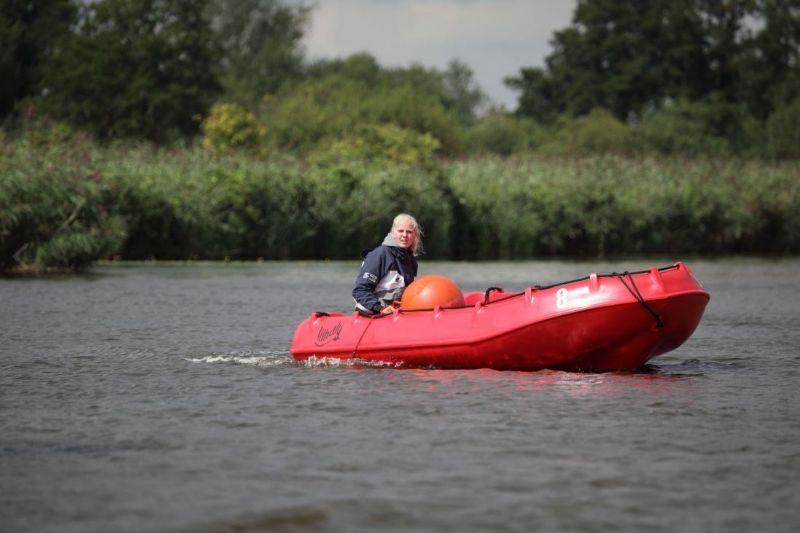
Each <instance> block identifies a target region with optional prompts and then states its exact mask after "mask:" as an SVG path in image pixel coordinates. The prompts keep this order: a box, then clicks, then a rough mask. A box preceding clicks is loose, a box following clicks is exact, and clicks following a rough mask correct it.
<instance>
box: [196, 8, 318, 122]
mask: <svg viewBox="0 0 800 533" xmlns="http://www.w3.org/2000/svg"><path fill="white" fill-rule="evenodd" d="M211 7H212V19H213V25H214V35H215V38H216V40H217V41H218V42H219V43H220V46H221V49H222V54H223V55H222V61H221V66H222V83H223V85H224V88H225V92H226V93H227V95H228V97H229V98H232V99H234V100H237V101H239V102H241V103H242V104H244V105H246V106H248V107H252V106H253V105H254V104H255V103H257V102H258V101H259V99H261V97H263V96H264V95H265V94H274V93H276V92H277V91H278V89H280V88H281V86H283V85H284V84H285V83H287V82H291V81H296V80H297V79H299V78H300V77H301V75H302V72H303V54H302V50H301V48H300V41H301V39H302V38H303V31H304V29H305V26H306V23H307V22H308V13H309V9H308V8H306V7H303V6H286V5H281V3H280V2H279V1H278V0H215V1H214V3H213V4H212V6H211Z"/></svg>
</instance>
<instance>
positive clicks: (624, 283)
mask: <svg viewBox="0 0 800 533" xmlns="http://www.w3.org/2000/svg"><path fill="white" fill-rule="evenodd" d="M466 300H467V301H468V302H469V303H470V305H468V306H465V307H459V308H449V309H441V308H436V309H433V310H426V311H413V312H411V311H409V312H406V311H400V310H395V312H394V313H393V314H391V315H387V316H384V317H363V316H360V315H359V314H357V313H354V314H352V315H344V314H339V313H330V314H328V313H314V314H312V315H311V316H310V317H308V318H307V319H306V320H304V321H303V322H302V323H301V324H300V325H299V326H298V328H297V330H296V331H295V334H294V338H293V340H292V347H291V350H290V351H291V353H292V354H293V356H294V358H295V359H296V360H298V361H304V360H308V359H311V358H317V359H321V358H326V359H339V360H356V361H360V362H366V363H372V364H382V365H388V366H395V367H410V368H420V367H422V368H425V367H431V368H442V369H474V368H492V369H496V370H540V369H545V368H549V369H561V370H570V371H610V370H635V369H637V368H639V367H641V366H642V365H644V364H645V363H647V361H649V360H650V359H652V358H653V357H656V356H658V355H661V354H663V353H666V352H668V351H670V350H673V349H675V348H677V347H678V346H680V345H681V344H683V343H684V342H685V341H686V340H687V339H688V338H689V337H690V336H691V334H692V333H693V332H694V330H695V329H696V327H697V325H698V324H699V322H700V320H701V318H702V315H703V312H704V310H705V307H706V304H707V303H708V301H709V295H708V293H707V292H706V291H705V290H704V289H703V287H702V286H701V285H700V284H699V282H697V280H696V279H695V278H694V276H693V275H692V273H691V271H690V270H689V269H688V267H686V266H685V265H684V264H683V263H676V264H675V265H673V266H671V267H666V268H662V269H656V268H652V269H650V270H649V271H646V272H639V273H635V274H625V275H616V274H614V275H599V276H598V275H596V274H591V275H590V276H588V277H587V278H584V279H582V280H576V281H573V282H568V283H563V284H558V285H554V286H550V287H545V288H537V287H530V288H528V289H526V290H525V291H524V292H520V293H515V294H508V293H503V292H492V293H489V295H488V297H486V296H485V295H484V294H483V293H471V294H468V295H466Z"/></svg>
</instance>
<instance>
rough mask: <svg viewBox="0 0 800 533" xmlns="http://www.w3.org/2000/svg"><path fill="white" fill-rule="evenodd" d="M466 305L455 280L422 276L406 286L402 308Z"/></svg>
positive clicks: (401, 303)
mask: <svg viewBox="0 0 800 533" xmlns="http://www.w3.org/2000/svg"><path fill="white" fill-rule="evenodd" d="M437 305H438V306H440V307H458V306H460V305H464V295H463V294H462V293H461V289H459V288H458V285H456V284H455V283H454V282H453V281H451V280H449V279H447V278H446V277H444V276H433V275H431V276H422V277H420V278H417V279H416V280H415V281H414V282H413V283H411V285H409V286H408V287H406V290H405V291H404V292H403V297H402V299H401V300H400V309H405V310H411V309H433V308H434V307H436V306H437Z"/></svg>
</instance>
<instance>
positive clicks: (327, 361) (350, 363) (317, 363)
mask: <svg viewBox="0 0 800 533" xmlns="http://www.w3.org/2000/svg"><path fill="white" fill-rule="evenodd" d="M303 365H305V366H306V367H308V368H352V367H373V368H402V367H403V366H405V365H404V364H403V362H402V361H399V362H394V363H393V362H390V361H367V360H365V359H358V358H347V359H340V358H338V357H317V356H315V355H312V356H311V357H309V358H308V359H306V360H304V361H303Z"/></svg>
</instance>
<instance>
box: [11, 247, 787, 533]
mask: <svg viewBox="0 0 800 533" xmlns="http://www.w3.org/2000/svg"><path fill="white" fill-rule="evenodd" d="M670 263H671V261H669V260H662V261H653V260H637V261H631V260H629V261H624V262H607V263H599V262H593V263H579V262H526V263H478V264H464V263H436V262H426V261H422V262H421V267H420V274H445V275H448V276H449V277H451V278H453V279H454V280H456V281H457V282H458V283H459V284H460V285H461V286H462V288H464V289H465V290H482V289H484V288H486V287H488V286H490V285H494V286H502V287H503V288H505V289H507V290H521V289H523V288H524V287H526V286H528V285H533V284H544V283H551V282H556V281H560V280H566V279H573V278H577V277H582V276H584V275H586V274H588V273H589V272H592V271H597V272H612V271H622V270H625V269H629V270H641V269H645V268H647V267H649V266H650V265H651V264H655V265H658V266H665V265H667V264H670ZM688 264H689V266H690V267H691V268H692V269H693V271H694V273H695V275H696V276H697V277H698V279H699V280H700V281H701V282H702V283H703V284H704V286H705V287H706V288H707V289H708V291H709V292H710V293H711V302H710V304H709V306H708V308H707V310H706V314H705V316H704V318H703V321H702V322H701V324H700V326H699V328H698V330H697V331H696V332H695V334H694V336H693V337H692V338H690V339H689V341H688V342H687V343H686V344H685V345H684V346H682V347H681V348H680V349H678V350H676V351H674V352H671V353H669V354H667V355H664V356H661V357H659V358H656V359H655V360H653V361H652V365H651V366H649V367H648V368H646V369H645V370H644V371H642V372H637V373H628V374H622V373H607V374H570V373H564V372H554V371H542V372H527V373H523V372H495V371H488V370H478V371H441V370H397V369H377V368H358V367H348V366H339V367H336V366H303V365H300V364H296V363H294V362H293V361H292V359H291V357H290V355H289V354H288V347H289V343H290V341H291V335H292V332H293V330H294V327H295V326H296V324H297V323H299V322H300V321H301V320H302V319H303V318H305V317H306V316H307V315H308V314H309V313H310V312H311V311H312V310H341V311H345V310H348V309H349V308H350V297H349V292H350V285H351V283H352V281H353V278H354V275H355V272H356V270H357V267H358V265H357V263H355V262H352V263H321V262H320V263H265V264H251V265H225V264H210V265H203V264H200V265H192V266H157V265H151V266H148V265H137V266H107V267H98V268H95V269H93V270H91V271H90V272H89V273H87V274H85V275H80V276H66V277H63V276H61V277H47V278H35V279H0V530H2V531H9V532H27V531H36V532H108V531H122V532H127V531H136V532H138V531H148V532H149V531H168V532H172V531H174V532H190V531H192V532H194V531H201V532H218V531H219V532H234V531H236V532H241V531H269V532H271V531H378V530H380V531H404V532H405V531H444V530H448V531H449V530H456V531H533V530H538V531H576V532H584V531H585V532H594V531H598V532H600V531H631V532H640V531H648V532H659V531H663V532H673V531H698V532H709V531H719V532H726V533H730V532H739V531H741V532H750V531H771V532H780V531H785V532H790V533H798V531H800V393H798V390H799V387H798V383H799V381H798V378H800V375H799V371H800V324H799V322H798V319H800V312H798V311H800V283H798V273H800V260H798V259H783V260H757V259H738V260H734V259H725V260H718V261H709V260H696V261H688Z"/></svg>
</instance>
